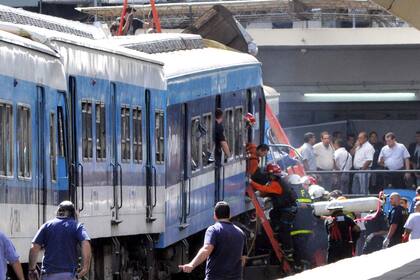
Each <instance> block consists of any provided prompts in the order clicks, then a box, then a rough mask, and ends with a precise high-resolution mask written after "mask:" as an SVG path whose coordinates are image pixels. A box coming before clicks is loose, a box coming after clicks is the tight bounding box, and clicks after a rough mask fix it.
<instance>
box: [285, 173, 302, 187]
mask: <svg viewBox="0 0 420 280" xmlns="http://www.w3.org/2000/svg"><path fill="white" fill-rule="evenodd" d="M301 180H302V178H301V177H300V176H299V175H297V174H291V175H289V176H287V182H288V183H289V184H291V185H300V184H301Z"/></svg>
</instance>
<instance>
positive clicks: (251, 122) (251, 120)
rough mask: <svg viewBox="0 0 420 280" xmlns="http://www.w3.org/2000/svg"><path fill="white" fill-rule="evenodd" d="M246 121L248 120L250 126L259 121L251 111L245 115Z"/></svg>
mask: <svg viewBox="0 0 420 280" xmlns="http://www.w3.org/2000/svg"><path fill="white" fill-rule="evenodd" d="M244 121H245V122H246V124H247V125H249V126H254V125H255V124H256V123H257V120H256V119H255V117H254V115H253V114H251V113H247V114H246V115H245V116H244Z"/></svg>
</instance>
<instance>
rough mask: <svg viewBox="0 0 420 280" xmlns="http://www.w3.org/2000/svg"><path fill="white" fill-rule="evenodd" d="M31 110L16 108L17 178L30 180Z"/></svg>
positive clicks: (23, 107)
mask: <svg viewBox="0 0 420 280" xmlns="http://www.w3.org/2000/svg"><path fill="white" fill-rule="evenodd" d="M31 139H32V137H31V109H29V108H28V107H25V106H18V128H17V142H18V156H19V177H22V178H30V177H31V170H32V162H31V159H32V156H31Z"/></svg>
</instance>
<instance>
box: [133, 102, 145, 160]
mask: <svg viewBox="0 0 420 280" xmlns="http://www.w3.org/2000/svg"><path fill="white" fill-rule="evenodd" d="M141 120H142V115H141V109H140V107H136V108H135V109H133V134H134V135H133V152H134V162H135V163H141V161H142V160H143V145H142V144H143V131H142V123H141Z"/></svg>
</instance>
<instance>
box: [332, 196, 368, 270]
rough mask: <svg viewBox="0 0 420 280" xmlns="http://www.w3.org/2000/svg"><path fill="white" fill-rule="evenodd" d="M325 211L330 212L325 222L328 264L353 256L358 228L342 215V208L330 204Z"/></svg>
mask: <svg viewBox="0 0 420 280" xmlns="http://www.w3.org/2000/svg"><path fill="white" fill-rule="evenodd" d="M327 209H328V210H329V211H330V212H331V217H328V218H327V219H326V221H325V228H326V230H327V233H328V253H327V263H329V264H330V263H334V262H336V261H339V260H342V259H345V258H350V257H352V256H354V253H355V249H356V242H357V240H358V239H359V237H360V228H359V226H358V225H356V223H355V222H354V221H353V220H352V219H351V218H349V217H348V216H346V215H345V214H344V212H343V206H341V205H334V204H331V205H330V206H328V208H327Z"/></svg>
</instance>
